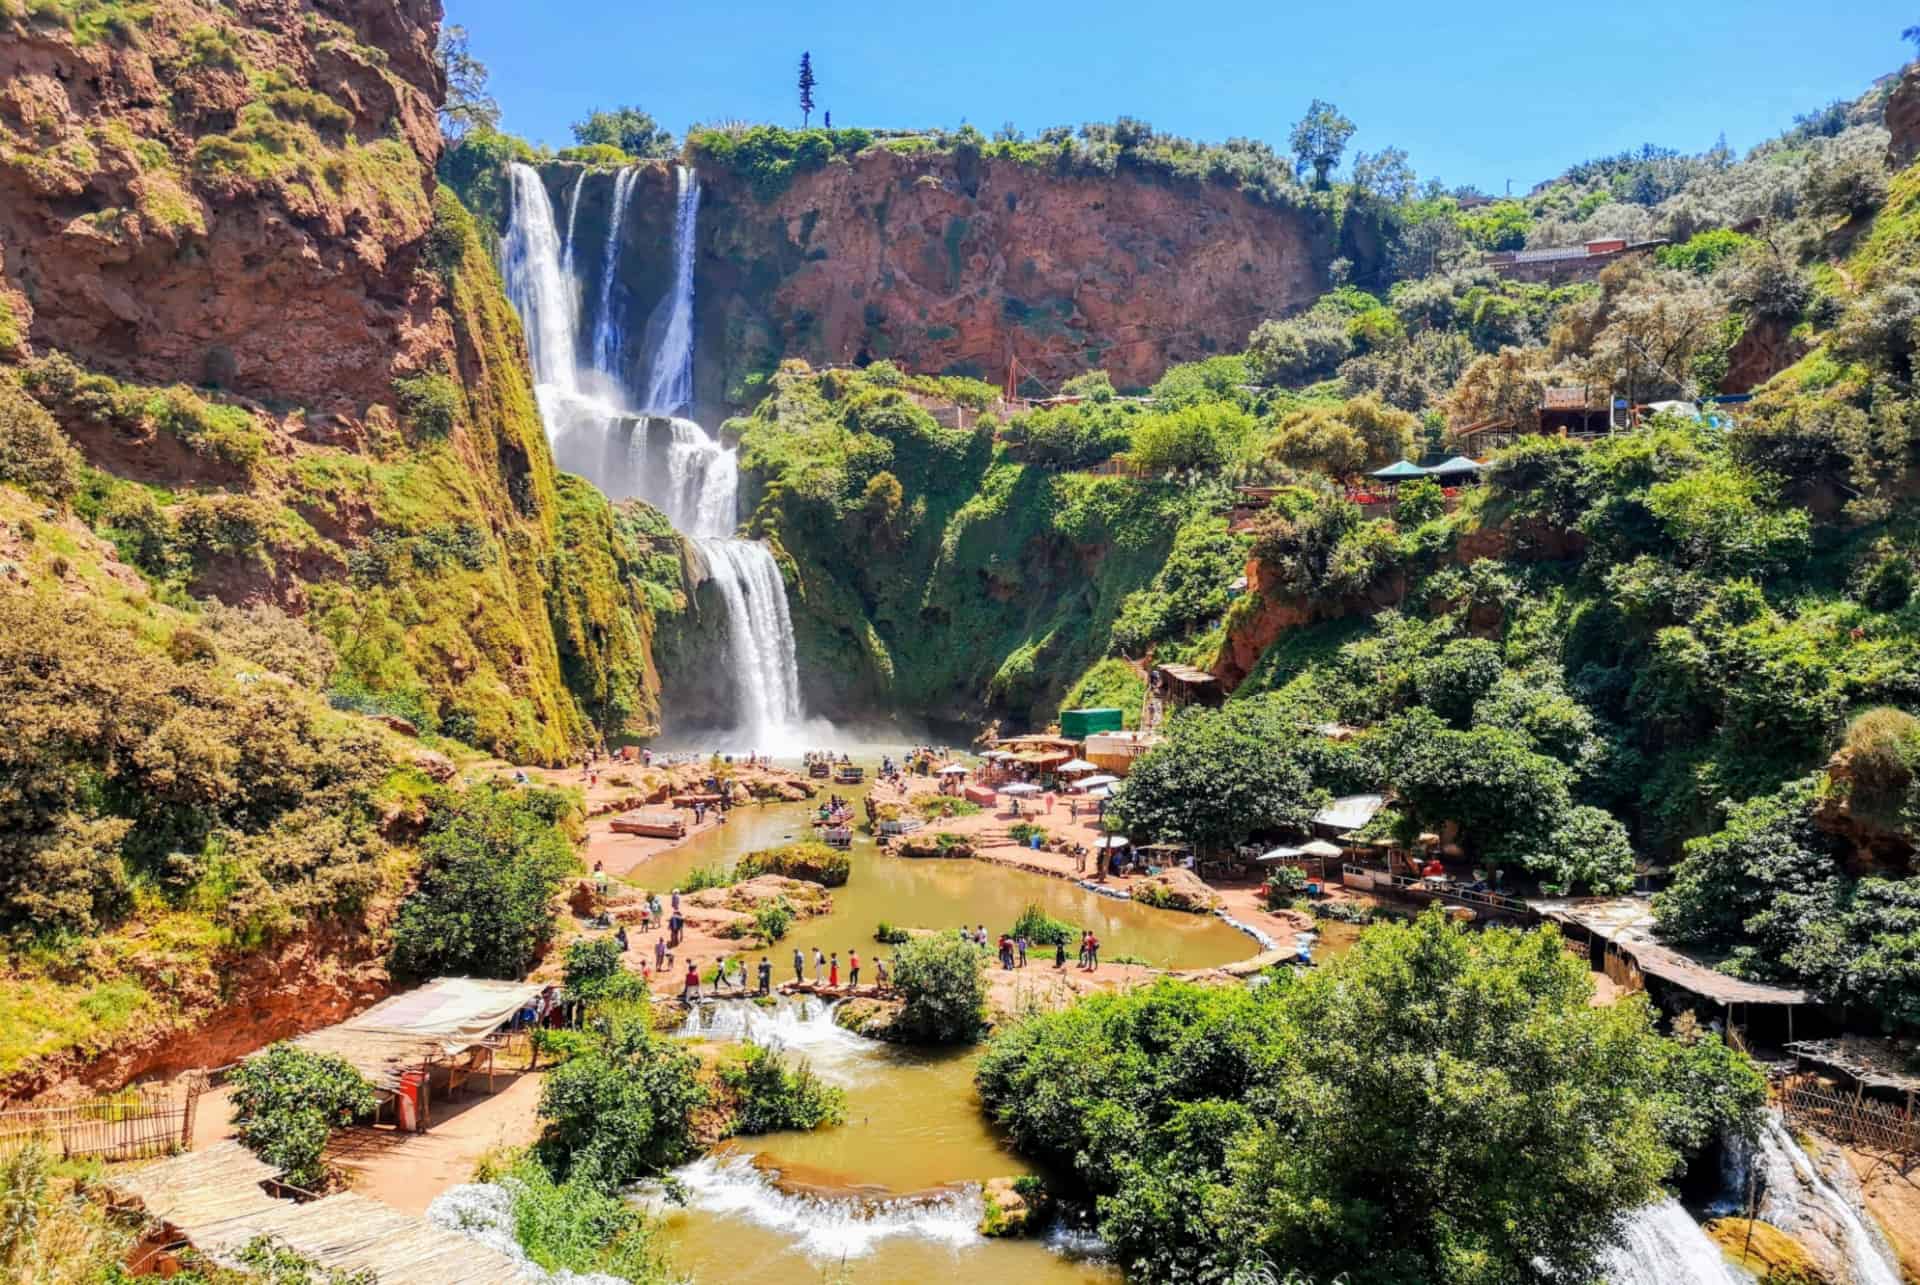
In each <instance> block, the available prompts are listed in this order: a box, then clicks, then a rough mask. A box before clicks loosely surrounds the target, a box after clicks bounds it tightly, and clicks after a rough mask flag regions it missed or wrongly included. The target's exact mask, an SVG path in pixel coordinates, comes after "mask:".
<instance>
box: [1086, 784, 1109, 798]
mask: <svg viewBox="0 0 1920 1285" xmlns="http://www.w3.org/2000/svg"><path fill="white" fill-rule="evenodd" d="M1085 797H1087V798H1089V799H1110V798H1112V797H1113V787H1112V786H1111V785H1101V786H1096V787H1095V788H1094V789H1091V790H1088V791H1087V793H1086V796H1085Z"/></svg>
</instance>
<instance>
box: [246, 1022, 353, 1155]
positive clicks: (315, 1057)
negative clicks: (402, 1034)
mask: <svg viewBox="0 0 1920 1285" xmlns="http://www.w3.org/2000/svg"><path fill="white" fill-rule="evenodd" d="M232 1084H233V1107H234V1118H233V1119H234V1129H235V1132H236V1133H237V1134H238V1135H239V1138H240V1141H241V1142H242V1143H243V1144H245V1146H246V1148H247V1150H249V1151H251V1152H253V1154H255V1155H256V1156H259V1157H260V1158H261V1159H262V1160H264V1161H265V1162H266V1163H268V1164H270V1165H273V1166H275V1167H276V1168H277V1169H279V1171H280V1172H281V1173H282V1174H283V1175H285V1177H286V1180H287V1181H288V1182H291V1183H292V1184H294V1185H295V1186H297V1187H305V1188H308V1189H309V1190H312V1189H316V1188H319V1187H320V1186H322V1185H323V1183H324V1182H325V1179H326V1171H325V1168H324V1166H323V1164H322V1162H321V1156H322V1153H323V1152H324V1151H325V1150H326V1146H327V1135H328V1133H330V1132H331V1131H332V1130H333V1128H334V1127H335V1126H337V1125H342V1124H347V1123H349V1122H350V1121H352V1120H354V1119H356V1118H358V1117H360V1116H365V1115H371V1114H372V1113H373V1109H374V1106H375V1104H376V1103H377V1101H378V1099H377V1098H376V1097H375V1095H374V1091H373V1086H372V1085H371V1084H368V1083H367V1081H366V1080H365V1079H364V1078H363V1077H362V1076H361V1074H360V1073H359V1072H358V1071H356V1070H354V1069H353V1067H352V1066H351V1065H350V1064H349V1063H348V1062H347V1061H346V1060H345V1059H343V1058H339V1057H335V1056H334V1055H332V1054H330V1053H310V1052H308V1051H306V1050H305V1049H301V1048H296V1047H294V1046H293V1045H291V1044H284V1043H283V1044H274V1045H270V1046H269V1047H268V1048H267V1049H266V1051H265V1052H262V1053H259V1054H256V1055H255V1056H253V1057H250V1058H248V1059H247V1060H246V1061H244V1062H242V1063H241V1064H240V1065H239V1066H238V1067H237V1068H236V1069H235V1070H234V1072H233V1075H232Z"/></svg>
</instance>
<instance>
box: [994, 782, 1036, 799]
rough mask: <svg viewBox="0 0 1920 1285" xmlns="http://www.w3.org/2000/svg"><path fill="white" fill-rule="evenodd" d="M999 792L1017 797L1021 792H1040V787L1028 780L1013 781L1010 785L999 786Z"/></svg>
mask: <svg viewBox="0 0 1920 1285" xmlns="http://www.w3.org/2000/svg"><path fill="white" fill-rule="evenodd" d="M1000 793H1002V794H1011V795H1013V796H1014V797H1015V798H1018V797H1020V796H1021V795H1023V794H1038V793H1040V787H1039V786H1037V785H1034V784H1033V783H1031V782H1029V781H1015V782H1014V783H1013V784H1012V785H1003V786H1001V787H1000Z"/></svg>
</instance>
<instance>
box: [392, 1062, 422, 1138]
mask: <svg viewBox="0 0 1920 1285" xmlns="http://www.w3.org/2000/svg"><path fill="white" fill-rule="evenodd" d="M426 1079H427V1077H426V1075H425V1074H424V1073H423V1072H420V1071H402V1072H401V1073H400V1088H399V1091H398V1093H397V1094H396V1095H395V1096H394V1099H393V1110H394V1119H395V1121H396V1122H397V1123H398V1124H399V1126H400V1127H401V1128H402V1129H411V1130H413V1131H414V1132H415V1133H418V1132H419V1131H420V1090H421V1087H422V1086H423V1085H424V1084H425V1083H426Z"/></svg>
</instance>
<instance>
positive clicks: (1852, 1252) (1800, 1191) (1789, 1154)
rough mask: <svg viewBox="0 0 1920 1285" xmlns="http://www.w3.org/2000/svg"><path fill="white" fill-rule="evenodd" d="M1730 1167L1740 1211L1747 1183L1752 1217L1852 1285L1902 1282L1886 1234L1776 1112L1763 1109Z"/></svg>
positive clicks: (1733, 1194) (1732, 1193)
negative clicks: (1753, 1136)
mask: <svg viewBox="0 0 1920 1285" xmlns="http://www.w3.org/2000/svg"><path fill="white" fill-rule="evenodd" d="M1843 1167H1844V1165H1843ZM1729 1170H1730V1171H1729V1173H1728V1179H1729V1181H1728V1184H1727V1186H1728V1188H1729V1190H1728V1193H1727V1194H1728V1195H1729V1196H1730V1197H1731V1198H1732V1200H1733V1203H1735V1204H1737V1205H1738V1206H1739V1208H1740V1210H1741V1211H1742V1212H1744V1210H1745V1207H1746V1202H1747V1192H1748V1187H1749V1185H1751V1187H1752V1189H1753V1191H1754V1192H1755V1193H1756V1194H1757V1196H1758V1202H1757V1204H1756V1207H1755V1210H1754V1216H1755V1217H1756V1218H1758V1219H1759V1220H1760V1221H1761V1222H1764V1223H1770V1224H1772V1225H1773V1226H1775V1227H1778V1228H1779V1229H1780V1230H1781V1231H1783V1232H1786V1233H1787V1234H1788V1235H1789V1236H1792V1237H1793V1238H1794V1239H1795V1240H1796V1241H1798V1242H1799V1243H1800V1244H1801V1245H1802V1246H1804V1247H1805V1248H1806V1249H1807V1250H1808V1251H1809V1252H1810V1253H1812V1254H1813V1256H1814V1258H1815V1259H1816V1261H1820V1262H1821V1263H1822V1265H1823V1266H1825V1267H1826V1268H1827V1269H1828V1270H1829V1272H1831V1273H1833V1274H1834V1275H1836V1276H1837V1277H1840V1278H1843V1279H1846V1280H1848V1281H1850V1282H1851V1285H1900V1280H1901V1278H1900V1272H1899V1270H1898V1269H1897V1268H1896V1267H1895V1266H1894V1265H1893V1253H1892V1251H1891V1249H1889V1248H1888V1246H1887V1244H1886V1240H1885V1238H1884V1237H1883V1236H1881V1234H1880V1233H1879V1231H1878V1229H1876V1228H1875V1227H1873V1226H1872V1225H1871V1224H1869V1223H1868V1222H1867V1220H1866V1219H1864V1218H1862V1217H1861V1215H1860V1211H1859V1208H1858V1203H1859V1202H1858V1201H1857V1199H1853V1198H1850V1197H1849V1196H1848V1195H1847V1194H1845V1193H1843V1192H1842V1191H1841V1190H1840V1189H1839V1187H1838V1186H1836V1185H1835V1184H1834V1182H1833V1181H1832V1180H1830V1179H1828V1178H1827V1177H1826V1176H1825V1175H1824V1174H1822V1173H1821V1172H1820V1170H1819V1169H1818V1168H1817V1167H1815V1165H1814V1163H1813V1160H1812V1159H1811V1158H1810V1157H1809V1156H1808V1155H1807V1153H1806V1152H1805V1151H1804V1150H1803V1149H1802V1148H1801V1146H1800V1144H1799V1143H1798V1142H1797V1141H1795V1140H1794V1137H1793V1135H1792V1134H1791V1133H1789V1132H1788V1131H1787V1126H1786V1124H1785V1122H1784V1121H1782V1120H1781V1118H1780V1115H1779V1113H1778V1112H1776V1111H1769V1112H1767V1116H1766V1120H1765V1122H1764V1124H1763V1125H1762V1127H1761V1131H1760V1140H1759V1142H1758V1143H1756V1144H1755V1145H1754V1146H1753V1148H1752V1149H1751V1150H1749V1151H1745V1152H1744V1153H1740V1152H1735V1153H1733V1154H1730V1155H1729ZM1846 1177H1847V1178H1848V1179H1850V1177H1851V1174H1850V1173H1849V1174H1847V1175H1846Z"/></svg>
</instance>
